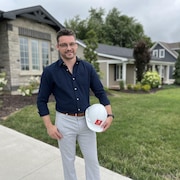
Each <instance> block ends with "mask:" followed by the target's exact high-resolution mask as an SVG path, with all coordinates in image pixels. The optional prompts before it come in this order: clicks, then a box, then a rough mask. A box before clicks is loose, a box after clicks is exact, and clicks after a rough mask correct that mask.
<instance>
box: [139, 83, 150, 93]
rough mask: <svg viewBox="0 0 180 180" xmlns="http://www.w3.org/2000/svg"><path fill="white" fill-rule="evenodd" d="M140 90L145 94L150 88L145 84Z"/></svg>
mask: <svg viewBox="0 0 180 180" xmlns="http://www.w3.org/2000/svg"><path fill="white" fill-rule="evenodd" d="M141 89H142V90H143V91H145V92H149V91H150V89H151V86H150V85H149V84H145V85H142V86H141Z"/></svg>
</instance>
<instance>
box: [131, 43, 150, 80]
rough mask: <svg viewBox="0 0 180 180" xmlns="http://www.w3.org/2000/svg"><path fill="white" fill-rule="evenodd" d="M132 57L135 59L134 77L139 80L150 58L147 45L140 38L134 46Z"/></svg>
mask: <svg viewBox="0 0 180 180" xmlns="http://www.w3.org/2000/svg"><path fill="white" fill-rule="evenodd" d="M133 57H134V59H135V66H136V79H137V82H140V81H141V80H142V78H143V73H144V72H145V71H146V70H147V69H148V64H149V61H150V59H151V54H150V52H149V47H148V46H147V45H146V42H145V41H143V40H140V41H139V42H138V43H137V44H136V45H135V47H134V51H133Z"/></svg>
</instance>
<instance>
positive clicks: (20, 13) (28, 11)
mask: <svg viewBox="0 0 180 180" xmlns="http://www.w3.org/2000/svg"><path fill="white" fill-rule="evenodd" d="M17 17H25V18H27V19H31V20H34V21H37V22H41V23H45V24H48V25H50V26H52V27H53V28H54V29H55V30H56V31H59V30H60V29H61V28H64V26H63V25H62V24H60V23H59V22H58V21H57V20H56V19H55V18H54V17H53V16H51V15H50V14H49V13H48V12H47V11H46V10H45V9H44V8H43V7H42V6H40V5H39V6H33V7H28V8H23V9H17V10H12V11H7V12H3V11H0V21H2V20H5V19H7V20H14V19H16V18H17Z"/></svg>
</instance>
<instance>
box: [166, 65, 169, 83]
mask: <svg viewBox="0 0 180 180" xmlns="http://www.w3.org/2000/svg"><path fill="white" fill-rule="evenodd" d="M166 83H169V65H167V67H166Z"/></svg>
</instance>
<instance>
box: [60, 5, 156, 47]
mask: <svg viewBox="0 0 180 180" xmlns="http://www.w3.org/2000/svg"><path fill="white" fill-rule="evenodd" d="M89 14H90V15H89V18H86V19H85V20H80V18H79V16H76V17H75V18H74V19H72V20H69V21H65V23H64V24H65V26H66V28H70V29H73V30H74V31H75V32H76V35H77V38H79V39H81V40H84V39H86V33H87V32H88V31H89V30H90V29H93V30H94V31H95V32H96V34H97V40H98V43H103V44H109V45H115V46H120V47H127V48H133V47H134V44H135V42H137V41H139V40H140V39H144V41H146V43H147V44H148V45H152V43H151V39H150V38H149V37H147V36H146V35H145V34H144V30H143V26H142V25H141V24H140V23H138V22H137V21H136V20H135V19H134V18H133V17H128V16H126V15H121V13H120V12H119V11H118V9H117V8H113V9H112V10H110V11H109V13H108V14H107V16H105V11H104V9H102V8H100V9H93V8H91V9H90V10H89Z"/></svg>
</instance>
